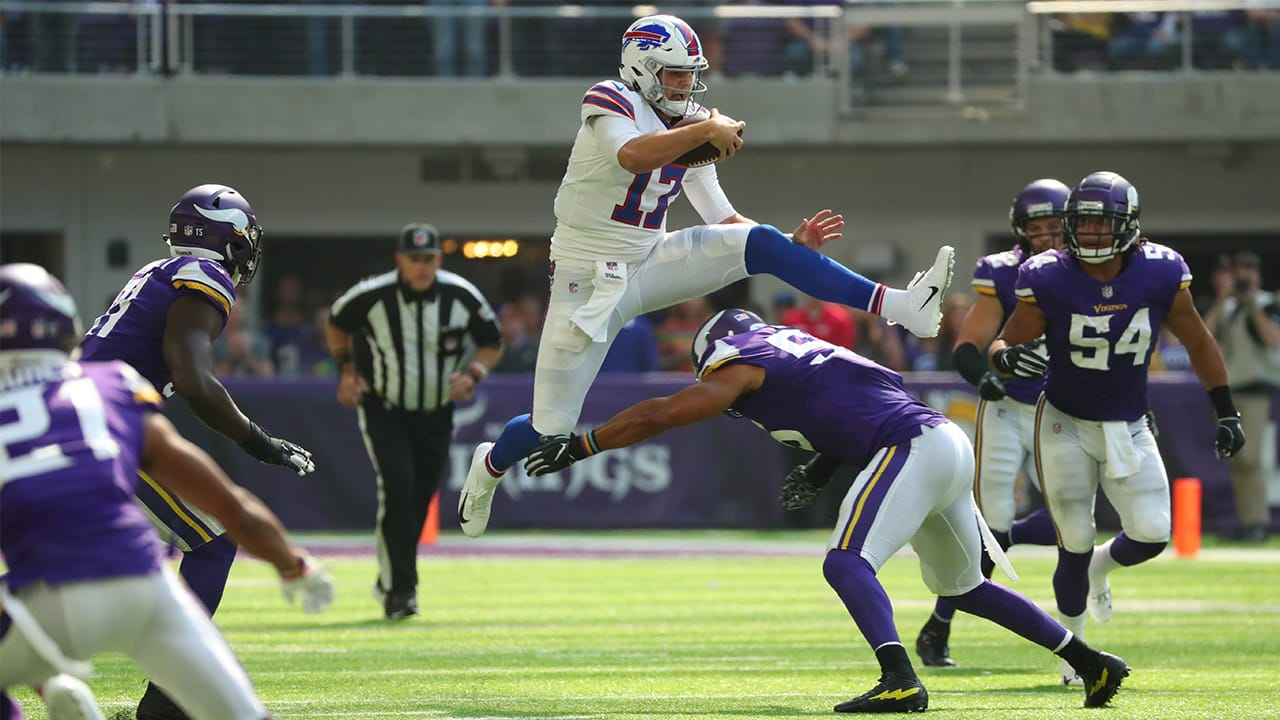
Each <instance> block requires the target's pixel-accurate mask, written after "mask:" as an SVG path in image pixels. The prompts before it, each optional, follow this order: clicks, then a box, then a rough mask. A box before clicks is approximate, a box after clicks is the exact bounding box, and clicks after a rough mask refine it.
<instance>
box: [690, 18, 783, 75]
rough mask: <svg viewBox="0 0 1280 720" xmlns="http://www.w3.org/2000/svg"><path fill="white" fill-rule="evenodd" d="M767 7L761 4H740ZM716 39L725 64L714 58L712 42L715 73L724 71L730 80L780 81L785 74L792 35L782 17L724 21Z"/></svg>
mask: <svg viewBox="0 0 1280 720" xmlns="http://www.w3.org/2000/svg"><path fill="white" fill-rule="evenodd" d="M764 4H766V3H764V2H761V0H748V2H742V3H736V5H764ZM703 37H707V36H706V34H705V33H704V34H703ZM714 37H717V38H720V42H719V43H718V44H719V45H720V46H721V47H722V55H723V62H722V63H721V62H716V58H714V57H712V56H711V51H710V47H711V46H710V43H709V42H708V51H707V59H708V61H710V63H711V67H712V68H713V69H714V68H717V67H720V68H723V69H724V74H725V75H726V76H728V77H743V76H748V77H776V76H777V75H780V74H781V73H782V64H781V59H782V57H783V53H784V52H785V50H786V47H787V43H788V40H789V39H790V37H791V34H790V32H789V31H788V28H787V23H786V21H784V20H783V19H782V18H780V17H735V18H726V19H724V20H723V21H721V23H720V32H718V33H716V34H715V35H714Z"/></svg>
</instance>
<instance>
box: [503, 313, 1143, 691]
mask: <svg viewBox="0 0 1280 720" xmlns="http://www.w3.org/2000/svg"><path fill="white" fill-rule="evenodd" d="M693 353H694V359H695V366H696V368H697V375H698V379H699V382H698V383H697V384H696V385H693V386H691V387H688V388H685V389H684V390H681V391H680V392H678V393H676V394H674V395H671V396H669V397H663V398H655V399H651V400H645V401H643V402H640V403H637V404H635V405H633V406H631V407H630V408H627V409H626V410H623V411H622V412H621V413H619V414H618V415H617V416H615V417H614V418H613V419H611V420H609V421H608V422H607V423H605V424H604V425H601V426H600V427H598V428H595V429H594V430H590V431H588V432H586V433H584V434H582V435H577V434H570V435H561V436H557V437H554V438H551V439H550V440H549V442H547V443H545V444H543V445H542V446H541V447H539V448H538V449H537V450H536V451H534V452H533V454H531V455H530V456H529V459H528V461H527V462H526V464H525V469H526V471H528V473H529V475H530V476H539V475H545V474H547V473H552V472H558V471H560V470H563V469H565V468H567V467H569V466H570V465H571V464H573V463H574V462H577V461H579V460H582V459H585V458H587V457H590V456H591V455H594V454H596V453H599V452H602V451H604V450H609V449H614V448H620V447H626V446H628V445H633V444H635V443H638V442H641V441H643V440H646V439H648V438H651V437H653V436H655V435H657V434H659V433H661V432H664V431H666V430H669V429H671V428H675V427H679V426H682V425H688V424H690V423H694V422H697V421H699V420H706V419H708V418H711V417H714V416H716V415H718V414H720V413H722V412H726V411H727V412H729V413H730V414H732V415H736V416H742V417H746V418H748V419H749V420H751V421H752V422H753V423H755V424H756V425H758V426H759V427H761V428H763V429H764V430H765V431H766V432H768V433H769V434H770V435H771V436H772V437H773V438H774V439H775V440H778V441H779V442H782V443H784V444H787V445H790V446H793V447H800V448H803V449H806V450H812V451H816V452H819V453H822V454H823V455H826V456H829V457H831V458H833V459H834V460H835V461H838V462H840V463H847V464H851V465H856V466H858V467H861V468H862V471H861V472H860V473H859V474H858V476H857V478H856V479H855V480H854V481H853V485H852V487H851V488H850V489H849V492H848V494H847V495H846V496H845V499H844V503H843V504H842V505H841V508H840V518H839V520H838V521H837V525H836V528H835V531H834V532H833V533H832V534H831V538H830V540H829V542H828V544H827V556H826V561H825V562H824V564H823V573H824V574H825V576H826V578H827V582H828V583H829V584H830V585H831V587H832V588H833V589H834V590H835V592H836V594H837V595H838V596H839V597H840V599H841V600H842V601H843V602H844V604H845V607H846V608H847V609H848V611H849V614H850V615H851V616H852V617H853V620H854V622H855V623H856V624H857V626H858V629H859V630H861V631H862V634H863V636H864V637H865V638H866V640H867V642H868V643H869V644H870V645H871V647H872V649H873V650H874V651H875V654H876V658H877V660H878V661H879V663H880V670H881V675H880V682H879V683H878V684H877V685H876V686H875V687H874V688H873V689H871V690H870V691H868V692H866V693H864V694H862V695H860V696H858V697H856V698H853V699H852V700H849V701H847V702H844V703H841V704H839V705H837V706H836V708H835V709H836V712H856V713H863V712H912V711H919V710H924V709H926V708H927V707H928V704H929V702H928V692H927V691H926V690H925V688H924V685H923V684H922V683H921V682H920V680H919V678H918V677H917V676H916V674H915V670H914V668H913V667H912V665H911V660H910V659H909V658H908V657H907V652H906V649H905V648H904V647H903V645H902V642H901V640H900V639H899V638H898V633H897V630H896V628H895V626H894V622H893V608H892V606H891V605H890V603H889V598H888V596H887V595H886V594H885V591H884V588H883V587H882V586H881V585H880V582H879V581H878V580H877V579H876V573H877V572H878V571H879V569H880V567H881V566H882V565H883V564H884V563H885V562H886V561H888V559H889V558H890V557H892V556H893V554H894V553H895V552H897V551H898V550H899V549H901V548H902V547H903V546H904V545H906V544H907V543H908V542H909V543H911V545H912V547H914V548H915V551H916V553H917V554H918V555H919V557H920V569H921V574H922V575H923V577H924V580H925V583H926V584H927V585H928V586H929V588H930V590H932V591H933V592H934V593H936V594H938V595H940V596H943V597H946V598H948V599H949V600H950V601H951V602H952V603H953V604H954V605H955V606H956V607H958V608H960V609H961V610H964V611H966V612H970V613H973V614H975V615H979V616H981V617H985V618H987V619H989V620H992V621H994V622H996V623H998V624H1000V625H1002V626H1004V627H1006V628H1008V629H1010V630H1012V631H1013V632H1015V633H1017V634H1019V635H1021V636H1023V637H1024V638H1027V639H1028V640H1031V641H1032V642H1034V643H1036V644H1038V645H1041V646H1042V647H1045V648H1047V649H1049V650H1051V651H1053V652H1054V653H1056V654H1057V655H1059V656H1060V657H1062V658H1064V659H1067V660H1069V661H1070V662H1071V663H1072V664H1073V665H1075V667H1077V668H1080V669H1081V674H1082V675H1083V676H1084V677H1085V678H1086V680H1087V682H1088V685H1087V686H1086V690H1085V705H1086V706H1090V707H1096V706H1102V705H1105V704H1106V703H1107V702H1108V701H1109V700H1110V699H1111V698H1112V696H1114V695H1115V693H1116V691H1117V690H1118V689H1119V687H1120V683H1121V682H1122V680H1123V679H1124V677H1125V676H1126V675H1127V674H1128V672H1129V668H1128V666H1127V665H1126V664H1125V662H1124V661H1123V660H1121V659H1120V658H1118V657H1115V656H1113V655H1108V654H1106V653H1102V652H1099V651H1097V650H1094V649H1093V648H1090V647H1089V646H1087V645H1085V644H1084V643H1083V642H1082V641H1081V640H1080V639H1078V638H1075V637H1074V636H1073V635H1072V633H1071V632H1070V631H1069V630H1067V629H1066V628H1064V627H1062V625H1060V624H1058V623H1057V622H1056V621H1054V620H1053V618H1051V617H1049V616H1048V615H1047V614H1045V613H1044V612H1043V611H1041V610H1040V609H1039V608H1037V607H1036V606H1035V604H1034V603H1032V602H1031V601H1030V600H1027V599H1026V598H1025V597H1023V596H1021V595H1019V594H1017V593H1015V592H1013V591H1012V590H1008V589H1006V588H1003V587H1001V586H999V585H996V584H994V583H992V582H991V581H990V580H986V579H984V578H983V577H982V573H981V571H980V568H979V561H978V558H979V556H980V554H981V553H982V546H981V545H982V543H981V540H980V538H979V530H978V518H977V517H976V510H975V508H974V505H973V496H972V494H971V493H970V490H969V488H970V484H971V482H972V479H973V465H974V460H973V448H972V447H971V446H970V444H969V439H968V437H966V436H965V434H964V432H963V431H961V430H960V429H959V428H958V427H956V426H955V425H954V424H952V423H951V422H950V421H949V420H948V419H947V418H946V417H945V416H943V415H942V414H940V413H938V412H936V411H935V410H933V409H932V408H930V407H929V406H928V405H925V404H924V403H923V402H921V401H919V400H918V399H916V398H915V397H913V396H912V395H911V394H910V393H908V392H907V390H906V388H905V387H904V386H903V384H902V377H901V376H900V375H898V374H897V373H895V372H893V371H891V370H888V369H887V368H884V367H881V366H880V365H877V364H875V363H874V362H871V361H870V360H867V359H866V358H863V357H861V356H860V355H858V354H856V353H854V352H853V351H851V350H848V349H846V348H841V347H837V346H835V345H832V344H830V343H828V342H825V341H823V340H819V339H817V338H814V337H812V336H810V335H807V334H806V333H804V332H802V331H800V330H797V329H795V328H789V327H776V326H768V325H765V324H764V322H763V321H762V320H761V319H760V318H759V317H758V316H756V315H755V314H754V313H750V312H747V311H745V310H724V311H722V312H720V313H718V314H716V315H714V316H712V317H711V319H709V320H708V321H707V322H706V323H705V324H704V325H703V326H702V328H701V329H699V330H698V333H697V334H696V335H695V336H694V344H693ZM997 552H998V550H997Z"/></svg>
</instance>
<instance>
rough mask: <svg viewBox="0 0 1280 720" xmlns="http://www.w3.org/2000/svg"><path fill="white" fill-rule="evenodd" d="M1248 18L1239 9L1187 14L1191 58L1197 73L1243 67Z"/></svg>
mask: <svg viewBox="0 0 1280 720" xmlns="http://www.w3.org/2000/svg"><path fill="white" fill-rule="evenodd" d="M1247 32H1248V19H1247V18H1246V16H1245V12H1244V11H1243V10H1201V11H1198V12H1193V13H1191V57H1192V63H1193V64H1194V65H1195V67H1197V68H1199V69H1201V70H1232V69H1235V68H1239V67H1242V66H1243V65H1244V55H1245V46H1246V45H1247V44H1248V40H1247V38H1246V35H1247Z"/></svg>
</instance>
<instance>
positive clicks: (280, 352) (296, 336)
mask: <svg viewBox="0 0 1280 720" xmlns="http://www.w3.org/2000/svg"><path fill="white" fill-rule="evenodd" d="M311 333H312V327H311V323H310V322H309V321H308V315H307V313H306V312H304V311H303V309H302V281H301V280H299V279H298V276H297V275H284V276H282V277H281V278H280V282H278V283H277V284H276V296H275V307H274V308H273V309H272V311H271V318H270V319H269V320H268V321H267V322H266V324H265V325H264V326H263V328H262V334H263V336H264V337H265V338H266V340H267V344H268V347H269V354H268V355H267V357H269V358H271V363H272V364H273V365H274V366H275V370H276V372H277V373H279V374H281V375H298V374H300V373H304V372H305V371H304V369H303V368H302V364H301V357H300V356H301V352H302V350H301V346H302V343H303V342H304V340H305V338H306V337H307V336H308V335H309V334H311ZM321 341H322V343H323V337H322V338H321ZM325 347H326V348H327V347H328V346H325Z"/></svg>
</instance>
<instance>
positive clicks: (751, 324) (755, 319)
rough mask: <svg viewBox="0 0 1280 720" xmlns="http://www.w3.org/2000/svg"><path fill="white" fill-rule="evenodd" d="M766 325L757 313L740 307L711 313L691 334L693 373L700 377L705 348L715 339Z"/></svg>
mask: <svg viewBox="0 0 1280 720" xmlns="http://www.w3.org/2000/svg"><path fill="white" fill-rule="evenodd" d="M766 325H768V323H766V322H765V321H764V319H763V318H761V317H760V316H759V315H757V314H755V313H753V312H751V311H750V310H743V309H741V308H730V309H728V310H721V311H720V312H718V313H716V314H715V315H712V316H711V317H710V318H708V319H707V321H706V322H704V323H703V324H702V327H700V328H698V332H697V333H695V334H694V336H693V348H692V353H693V370H694V374H695V375H697V376H698V377H702V363H703V362H704V361H705V360H706V358H705V357H704V356H705V355H707V348H709V347H711V346H712V345H714V344H715V342H716V341H717V340H719V339H720V338H724V337H729V336H730V335H737V334H739V333H745V332H750V331H752V330H756V329H758V328H762V327H765V326H766Z"/></svg>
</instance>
